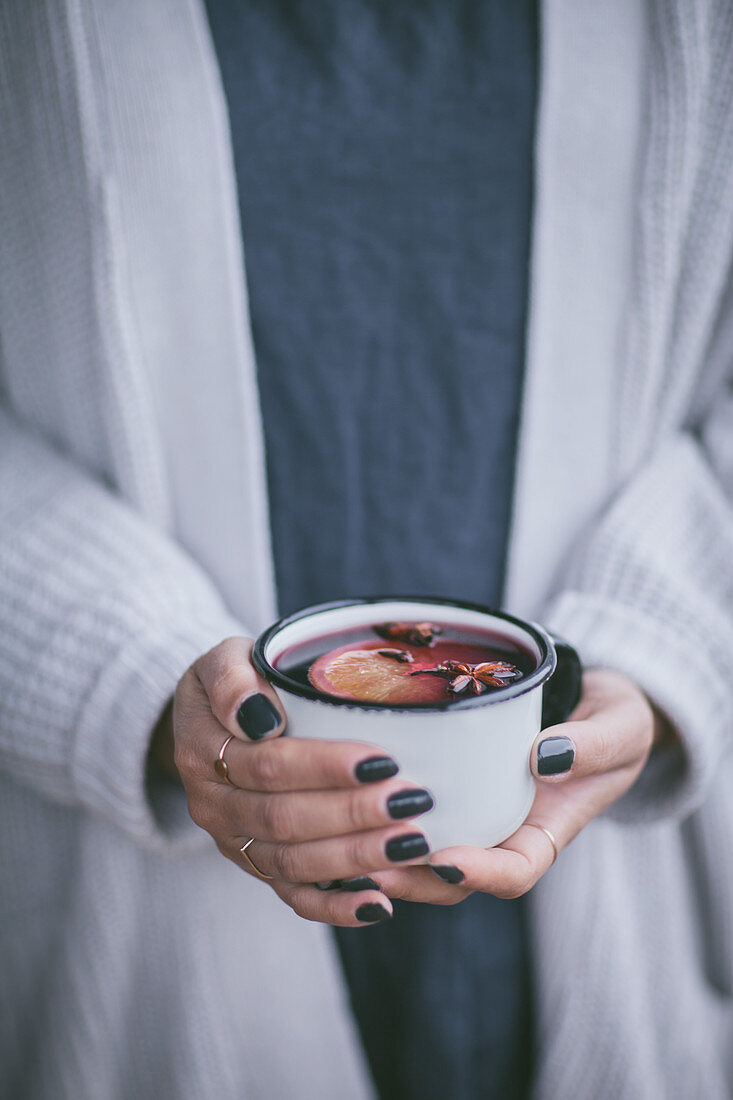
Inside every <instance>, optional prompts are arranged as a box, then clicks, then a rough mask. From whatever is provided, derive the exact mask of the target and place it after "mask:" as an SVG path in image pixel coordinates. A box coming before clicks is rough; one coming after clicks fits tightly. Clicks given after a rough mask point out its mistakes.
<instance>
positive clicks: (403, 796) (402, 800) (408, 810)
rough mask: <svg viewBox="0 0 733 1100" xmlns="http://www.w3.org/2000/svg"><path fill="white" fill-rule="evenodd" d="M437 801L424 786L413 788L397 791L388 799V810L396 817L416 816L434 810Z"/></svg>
mask: <svg viewBox="0 0 733 1100" xmlns="http://www.w3.org/2000/svg"><path fill="white" fill-rule="evenodd" d="M434 805H435V803H434V802H433V796H432V795H431V794H429V793H428V791H424V790H422V788H417V789H416V788H412V789H407V790H404V791H397V793H396V794H392V795H390V796H389V798H388V799H387V811H388V812H389V816H390V817H393V818H395V819H399V818H401V817H416V816H417V814H424V813H427V811H428V810H432V808H433V806H434Z"/></svg>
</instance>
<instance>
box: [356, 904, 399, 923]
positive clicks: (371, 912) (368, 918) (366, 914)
mask: <svg viewBox="0 0 733 1100" xmlns="http://www.w3.org/2000/svg"><path fill="white" fill-rule="evenodd" d="M391 916H392V914H391V913H389V912H388V911H387V910H386V909H385V908H384V906H383V905H377V903H376V902H366V903H365V904H364V905H360V906H359V908H358V909H357V910H356V919H357V920H360V921H363V923H364V924H374V923H375V922H376V921H378V920H389V918H390V917H391Z"/></svg>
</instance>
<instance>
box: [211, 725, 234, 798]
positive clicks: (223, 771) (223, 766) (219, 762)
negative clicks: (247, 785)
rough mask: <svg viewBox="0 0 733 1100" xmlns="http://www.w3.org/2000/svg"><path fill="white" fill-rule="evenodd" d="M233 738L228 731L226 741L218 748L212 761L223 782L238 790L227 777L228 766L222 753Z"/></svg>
mask: <svg viewBox="0 0 733 1100" xmlns="http://www.w3.org/2000/svg"><path fill="white" fill-rule="evenodd" d="M233 738H234V734H233V733H230V734H229V736H228V737H227V739H226V741H225V742H224V744H223V745H222V746H221V748H220V749H219V755H218V756H217V758H216V760H215V761H214V771H215V772H216V774H217V775H218V776H219V778H220V779H223V780H224V782H225V783H228V784H229V786H230V787H234V788H235V790H239V788H238V787H237V784H236V783H232V781H231V779H230V778H229V768H228V766H227V762H226V760H225V759H224V753H225V752H226V747H227V745H228V744H229V742H230V741H232V740H233Z"/></svg>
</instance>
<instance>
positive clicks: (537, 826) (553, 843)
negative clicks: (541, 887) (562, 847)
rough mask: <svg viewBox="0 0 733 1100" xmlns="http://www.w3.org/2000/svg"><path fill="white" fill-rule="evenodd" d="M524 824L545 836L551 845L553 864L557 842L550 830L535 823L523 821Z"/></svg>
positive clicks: (555, 857)
mask: <svg viewBox="0 0 733 1100" xmlns="http://www.w3.org/2000/svg"><path fill="white" fill-rule="evenodd" d="M524 824H525V825H531V826H532V828H533V829H539V830H540V832H541V833H544V834H545V836H546V837H547V839H548V840H549V842H550V844H551V845H552V863H554V862H555V860H556V859H557V841H556V840H555V838H554V836H553V835H552V833H551V832H550V830H549V829H546V828H545V826H544V825H538V824H537V822H536V821H525V823H524ZM552 863H551V864H550V867H552Z"/></svg>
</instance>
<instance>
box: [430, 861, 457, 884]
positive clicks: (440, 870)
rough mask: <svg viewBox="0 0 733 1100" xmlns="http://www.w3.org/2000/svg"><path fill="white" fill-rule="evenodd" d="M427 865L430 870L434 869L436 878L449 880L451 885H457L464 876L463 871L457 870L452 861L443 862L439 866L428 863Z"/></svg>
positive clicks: (444, 880)
mask: <svg viewBox="0 0 733 1100" xmlns="http://www.w3.org/2000/svg"><path fill="white" fill-rule="evenodd" d="M428 867H429V868H430V870H431V871H435V873H436V875H437V876H438V878H442V880H443V882H449V883H450V884H451V886H457V885H458V883H459V882H463V880H464V878H465V877H466V876H465V875H464V873H463V871H459V870H458V868H457V867H454V866H453V864H452V863H443V864H441V865H440V866H436V865H435V864H434V863H429V864H428Z"/></svg>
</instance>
